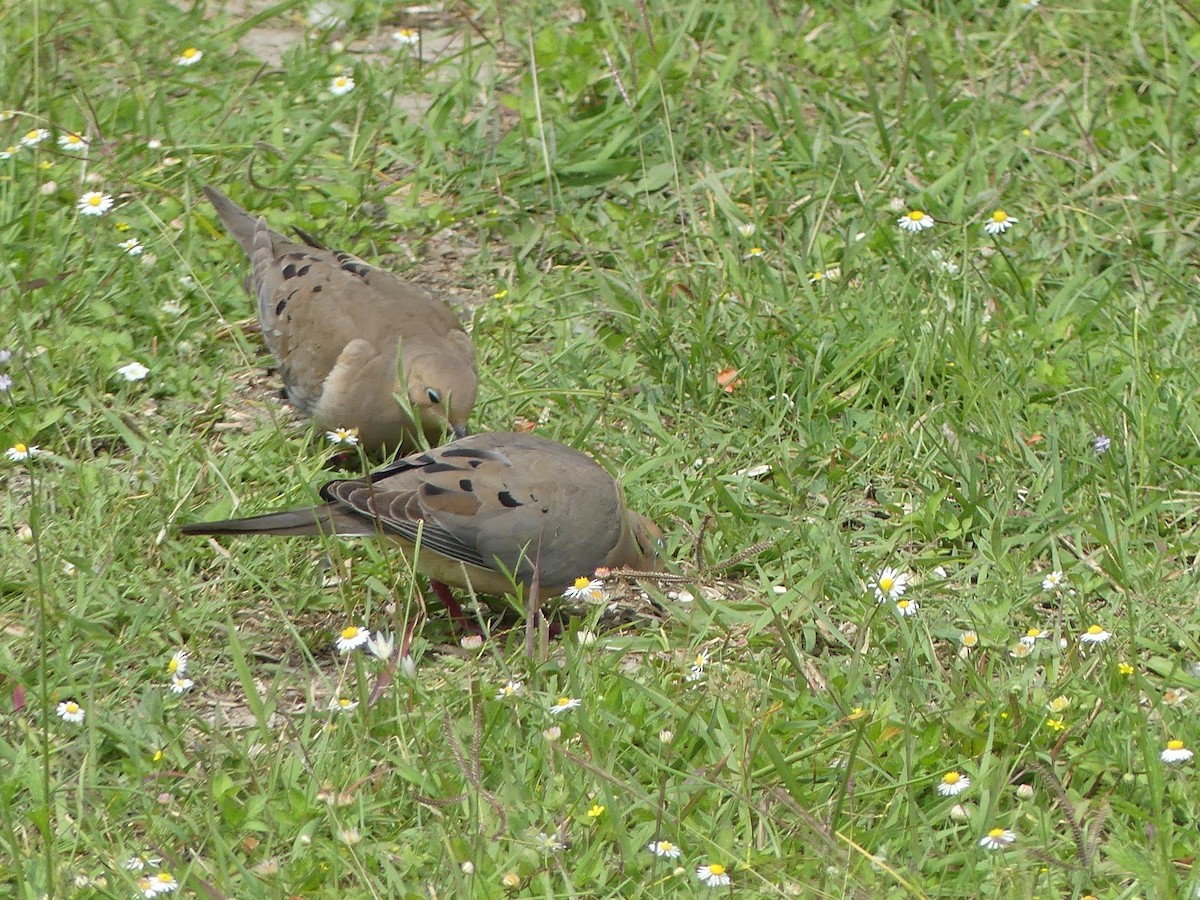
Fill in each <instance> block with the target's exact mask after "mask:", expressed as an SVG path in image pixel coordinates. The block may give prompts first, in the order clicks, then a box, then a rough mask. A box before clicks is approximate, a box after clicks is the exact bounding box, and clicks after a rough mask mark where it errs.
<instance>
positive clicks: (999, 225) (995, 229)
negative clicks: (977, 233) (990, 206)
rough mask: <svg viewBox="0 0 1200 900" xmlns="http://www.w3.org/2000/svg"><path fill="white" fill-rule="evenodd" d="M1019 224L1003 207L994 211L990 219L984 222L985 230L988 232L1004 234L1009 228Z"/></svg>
mask: <svg viewBox="0 0 1200 900" xmlns="http://www.w3.org/2000/svg"><path fill="white" fill-rule="evenodd" d="M1016 224H1017V219H1014V218H1013V217H1012V216H1010V215H1009V214H1008V213H1006V212H1005V211H1004V210H1002V209H998V210H996V211H995V212H994V213H992V216H991V218H990V219H988V220H987V221H986V222H985V223H984V224H983V230H984V231H986V232H987V233H988V234H1004V232H1006V231H1008V229H1010V228H1012V227H1013V226H1014V225H1016Z"/></svg>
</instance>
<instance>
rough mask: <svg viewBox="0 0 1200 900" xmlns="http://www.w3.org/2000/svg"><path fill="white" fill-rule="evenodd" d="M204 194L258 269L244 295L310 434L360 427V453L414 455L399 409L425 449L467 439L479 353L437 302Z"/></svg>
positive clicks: (215, 193) (224, 199) (212, 194)
mask: <svg viewBox="0 0 1200 900" xmlns="http://www.w3.org/2000/svg"><path fill="white" fill-rule="evenodd" d="M204 193H205V196H207V197H208V199H209V200H210V201H212V204H213V206H214V207H216V210H217V214H218V215H220V217H221V221H222V222H224V223H225V227H226V228H227V229H228V230H229V233H230V234H231V235H233V237H234V238H235V239H236V240H237V242H238V243H239V244H241V246H242V249H243V250H245V251H246V253H247V254H248V255H249V256H250V259H251V261H252V262H253V263H254V272H253V274H252V275H251V276H250V277H249V278H248V279H247V280H246V290H247V291H248V292H249V293H250V294H252V295H253V296H254V297H256V298H257V300H258V319H259V322H260V323H261V325H262V334H263V339H264V340H265V341H266V343H267V347H269V348H270V350H271V353H273V354H274V356H275V358H276V359H277V360H278V361H279V372H280V374H281V375H282V376H283V383H284V387H285V388H286V391H287V396H288V399H289V400H291V401H292V403H294V404H295V405H296V406H297V407H299V408H300V409H301V410H302V411H304V412H305V413H307V414H308V415H310V416H311V417H312V419H313V423H314V424H315V425H316V427H317V428H319V429H321V430H329V431H331V430H334V429H338V428H356V429H358V439H359V441H360V443H361V444H362V446H363V449H364V450H366V451H367V452H368V453H375V452H377V451H389V452H390V451H394V450H396V449H397V448H402V449H403V451H404V452H412V451H413V450H415V449H417V447H418V443H417V434H416V430H415V428H414V426H413V422H412V419H411V418H410V416H409V414H408V412H407V411H406V410H405V409H404V408H403V406H402V402H405V403H407V404H408V405H409V406H410V407H411V409H412V410H413V411H415V413H416V415H417V417H418V418H419V419H420V426H421V430H422V432H424V435H425V438H426V440H427V441H428V442H429V443H430V444H438V443H440V442H441V439H442V435H443V434H444V433H445V431H447V430H450V431H452V432H453V433H454V435H455V436H456V437H462V436H463V435H465V434H466V433H467V427H466V426H467V419H468V418H470V415H471V409H472V407H474V405H475V390H476V373H475V354H474V350H473V349H472V347H471V339H470V338H469V337H467V334H466V332H465V331H464V330H463V327H462V324H461V323H460V322H459V321H458V317H457V316H455V314H454V313H453V312H452V311H451V310H450V308H449V307H448V306H447V305H446V304H445V303H443V302H442V301H441V300H439V299H438V298H437V297H435V296H433V295H432V294H430V293H429V292H427V291H426V290H424V289H423V288H420V287H418V286H417V285H415V284H411V283H410V282H407V281H403V280H401V279H400V278H398V277H396V276H395V275H393V274H392V273H390V272H385V271H384V270H382V269H376V268H373V267H372V266H369V265H367V264H366V263H364V262H362V261H361V260H358V259H355V258H354V257H353V256H350V255H349V254H347V253H342V252H339V251H333V250H327V249H325V248H324V247H322V246H321V245H320V244H319V243H318V242H317V241H315V240H314V239H313V238H311V237H310V236H309V235H307V234H304V232H298V233H299V234H300V236H301V237H302V238H303V239H304V241H305V244H303V245H302V244H295V243H292V242H291V241H289V240H287V239H286V238H284V237H283V236H282V235H280V234H278V233H276V232H274V231H272V230H270V229H269V228H268V227H267V224H266V221H265V220H264V219H257V220H256V219H254V218H253V217H251V216H250V214H249V213H247V212H246V211H245V210H244V209H242V208H241V207H240V206H238V205H237V204H236V203H234V202H232V201H231V200H229V198H227V197H225V196H224V195H223V194H222V193H221V192H220V191H217V190H215V189H213V188H211V187H206V188H204ZM397 348H398V349H399V356H400V360H399V361H400V367H399V371H398V370H397V365H396V362H397V360H396V356H397ZM400 372H402V373H403V375H402V376H401V378H402V380H400V381H398V376H399V374H400ZM395 395H399V396H400V397H401V398H403V400H402V401H401V402H397V399H396V396H395Z"/></svg>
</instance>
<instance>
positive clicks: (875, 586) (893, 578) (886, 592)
mask: <svg viewBox="0 0 1200 900" xmlns="http://www.w3.org/2000/svg"><path fill="white" fill-rule="evenodd" d="M867 587H869V588H871V589H872V590H873V591H875V599H876V600H878V601H879V602H880V603H882V602H883V601H884V600H899V599H900V596H901V595H902V594H903V593H904V592H905V591H906V590H908V575H907V573H905V572H901V571H900V570H899V569H893V568H892V567H891V566H886V567H885V568H884V570H883V571H882V572H880V573H879V574H878V575H877V576H875V580H874V581H871V582H868V584H867Z"/></svg>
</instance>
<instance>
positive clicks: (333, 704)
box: [329, 697, 358, 712]
mask: <svg viewBox="0 0 1200 900" xmlns="http://www.w3.org/2000/svg"><path fill="white" fill-rule="evenodd" d="M357 706H358V701H357V700H347V699H346V698H345V697H331V698H330V699H329V708H330V709H332V710H333V711H334V712H350V710H352V709H355V708H356V707H357Z"/></svg>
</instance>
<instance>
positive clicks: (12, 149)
mask: <svg viewBox="0 0 1200 900" xmlns="http://www.w3.org/2000/svg"><path fill="white" fill-rule="evenodd" d="M20 152H21V148H20V147H18V146H17V145H16V144H9V145H8V146H7V147H5V148H4V149H3V150H0V159H12V158H13V157H14V156H16V155H17V154H18V153H20Z"/></svg>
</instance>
